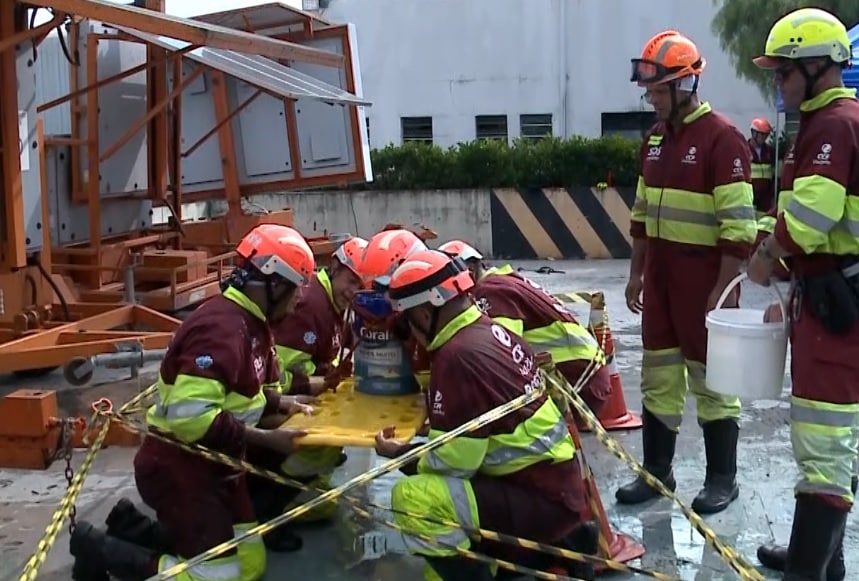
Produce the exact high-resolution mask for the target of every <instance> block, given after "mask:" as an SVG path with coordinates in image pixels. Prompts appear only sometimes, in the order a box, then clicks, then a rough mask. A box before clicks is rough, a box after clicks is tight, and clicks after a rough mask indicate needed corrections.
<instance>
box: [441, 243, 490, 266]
mask: <svg viewBox="0 0 859 581" xmlns="http://www.w3.org/2000/svg"><path fill="white" fill-rule="evenodd" d="M438 249H439V250H440V251H441V252H444V253H445V254H448V255H450V256H453V257H454V258H460V259H462V261H463V262H468V261H469V260H483V255H482V254H480V253H479V252H478V251H477V249H476V248H475V247H474V246H472V245H470V244H467V243H466V242H463V241H462V240H451V241H450V242H445V243H444V244H442V245H441V246H439V247H438Z"/></svg>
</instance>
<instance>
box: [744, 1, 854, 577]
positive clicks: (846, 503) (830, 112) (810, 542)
mask: <svg viewBox="0 0 859 581" xmlns="http://www.w3.org/2000/svg"><path fill="white" fill-rule="evenodd" d="M850 53H851V49H850V39H849V37H848V34H847V29H846V27H845V26H844V24H843V23H842V22H840V21H839V20H838V19H837V18H836V17H835V16H834V15H832V14H830V13H828V12H825V11H823V10H820V9H816V8H803V9H800V10H796V11H794V12H791V13H790V14H788V15H786V16H784V17H783V18H781V19H780V20H778V21H777V22H776V23H775V24H774V25H773V27H772V29H771V30H770V33H769V36H768V38H767V41H766V48H765V50H764V54H763V56H760V57H758V58H756V59H755V64H757V65H758V66H759V67H761V68H764V69H769V70H772V71H774V73H775V80H776V83H777V84H778V86H779V88H780V89H781V94H782V98H783V99H784V104H785V108H786V109H787V110H792V111H799V112H800V121H799V127H800V129H799V134H798V136H797V139H796V143H795V144H794V145H793V148H792V153H793V155H792V163H790V164H785V165H784V170H783V178H782V180H783V181H782V183H783V187H782V192H781V193H780V196H781V197H783V198H786V199H784V200H781V199H780V200H779V202H780V206H782V208H783V210H782V211H781V213H779V215H778V219H777V221H776V225H775V230H774V233H773V235H772V236H769V237H768V238H767V239H766V240H764V241H763V242H762V243H761V244H760V246H758V249H757V250H756V251H755V254H754V256H753V257H752V259H751V262H750V263H749V271H748V273H749V278H750V279H752V280H753V281H755V282H757V283H759V284H763V285H768V284H770V277H771V275H772V273H773V269H774V266H775V263H776V261H777V260H778V259H780V258H784V257H788V256H789V257H790V262H791V271H792V274H793V277H794V287H793V293H792V296H791V308H790V309H789V310H788V312H789V314H790V319H791V320H790V345H791V381H792V389H791V414H790V415H791V423H790V427H791V444H792V445H793V454H794V458H795V459H796V462H797V464H798V466H799V471H800V479H799V482H798V483H797V484H796V488H795V496H796V508H795V511H794V516H793V528H792V530H791V535H790V543H789V544H788V547H787V549H786V550H785V548H784V547H778V546H763V547H761V548H759V549H758V558H759V559H760V561H761V563H763V564H764V565H766V566H768V567H772V568H775V569H783V570H784V572H785V575H784V579H785V580H790V581H805V580H809V581H821V580H824V579H826V580H840V579H844V577H845V575H846V572H845V568H844V556H843V539H844V527H845V524H846V521H847V514H848V513H849V512H850V510H851V509H852V507H853V502H854V495H855V493H856V467H857V457H859V441H857V433H856V428H857V425H859V357H857V354H859V166H857V163H856V160H857V159H859V102H857V100H856V98H855V95H856V92H855V90H853V89H846V88H844V84H843V81H842V76H841V75H842V70H843V69H844V67H846V66H848V64H849V62H850ZM773 311H775V312H778V311H777V309H772V308H771V309H769V310H768V314H769V315H770V317H769V318H770V320H772V319H773V318H774V317H773V316H772V315H773V314H774V313H773Z"/></svg>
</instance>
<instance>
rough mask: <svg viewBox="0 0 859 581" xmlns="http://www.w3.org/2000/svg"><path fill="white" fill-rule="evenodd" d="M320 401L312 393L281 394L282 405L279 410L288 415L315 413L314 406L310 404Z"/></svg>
mask: <svg viewBox="0 0 859 581" xmlns="http://www.w3.org/2000/svg"><path fill="white" fill-rule="evenodd" d="M312 403H313V404H316V403H319V400H318V399H316V398H315V397H313V396H312V395H282V396H280V407H279V408H278V411H279V412H280V413H282V414H286V416H287V417H291V416H294V415H295V414H299V413H300V414H305V415H308V416H310V415H313V407H312V406H311V405H309V404H312Z"/></svg>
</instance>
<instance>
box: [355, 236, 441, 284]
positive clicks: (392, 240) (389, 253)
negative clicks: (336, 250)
mask: <svg viewBox="0 0 859 581" xmlns="http://www.w3.org/2000/svg"><path fill="white" fill-rule="evenodd" d="M426 249H427V246H426V244H424V243H423V241H422V240H421V239H420V238H418V237H417V235H416V234H415V233H414V232H410V231H408V230H402V229H399V230H385V231H383V232H379V233H378V234H376V235H374V236H373V237H372V238H370V241H369V242H368V243H367V247H366V248H365V249H364V255H363V259H362V261H361V276H362V277H363V279H364V284H365V286H366V287H367V288H372V286H373V283H377V284H379V285H382V286H387V285H388V283H389V282H390V279H391V275H392V274H393V272H394V270H396V268H397V266H399V264H400V263H401V262H402V261H403V260H405V259H406V258H407V257H408V256H409V255H411V254H413V253H415V252H419V251H421V250H426Z"/></svg>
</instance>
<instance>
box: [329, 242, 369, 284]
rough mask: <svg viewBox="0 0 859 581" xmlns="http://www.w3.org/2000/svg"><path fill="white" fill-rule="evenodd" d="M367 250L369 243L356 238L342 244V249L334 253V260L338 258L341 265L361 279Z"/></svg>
mask: <svg viewBox="0 0 859 581" xmlns="http://www.w3.org/2000/svg"><path fill="white" fill-rule="evenodd" d="M365 248H367V241H366V240H364V239H363V238H361V237H360V236H355V237H353V238H350V239H349V240H347V241H346V242H344V243H343V244H341V245H340V247H339V248H338V249H337V250H335V251H334V258H336V259H337V261H338V262H340V264H342V265H343V266H345V267H346V268H348V269H349V270H351V271H352V272H354V273H355V274H356V275H357V276H359V277H360V276H361V262H362V261H363V258H364V249H365Z"/></svg>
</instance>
